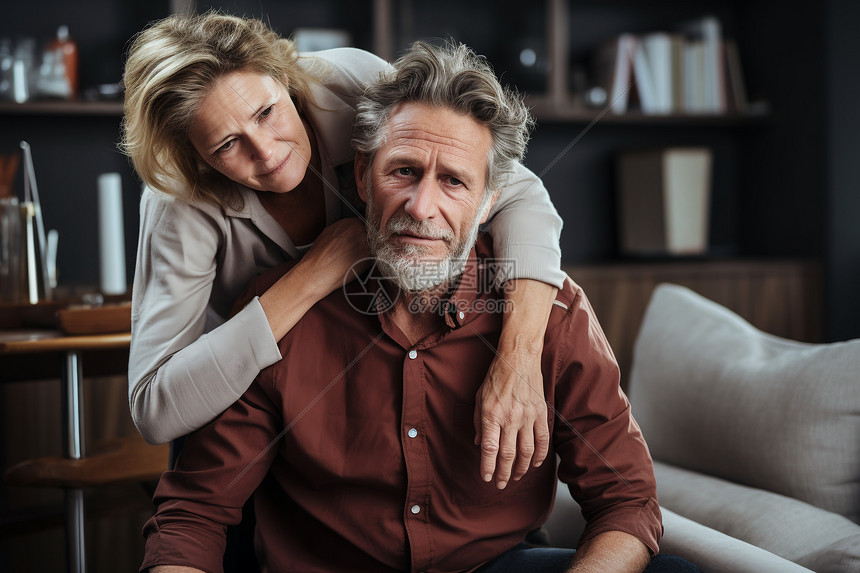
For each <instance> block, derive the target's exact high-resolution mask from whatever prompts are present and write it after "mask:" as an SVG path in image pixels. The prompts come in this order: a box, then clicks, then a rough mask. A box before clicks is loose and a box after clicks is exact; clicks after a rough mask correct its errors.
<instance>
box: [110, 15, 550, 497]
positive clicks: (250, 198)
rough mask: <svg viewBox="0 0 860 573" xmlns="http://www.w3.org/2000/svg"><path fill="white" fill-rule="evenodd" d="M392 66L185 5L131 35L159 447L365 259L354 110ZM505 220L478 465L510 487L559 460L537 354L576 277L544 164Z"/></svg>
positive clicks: (145, 336)
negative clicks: (567, 263)
mask: <svg viewBox="0 0 860 573" xmlns="http://www.w3.org/2000/svg"><path fill="white" fill-rule="evenodd" d="M386 65H387V64H386V63H385V62H384V61H382V60H380V59H379V58H376V57H375V56H373V55H371V54H368V53H366V52H363V51H360V50H355V49H341V50H332V51H328V52H320V53H317V54H314V55H301V54H299V53H298V52H297V51H296V50H295V47H294V45H293V44H292V42H290V41H289V40H286V39H282V38H280V37H278V36H277V35H276V34H275V33H274V32H272V31H271V30H270V29H268V28H267V27H266V26H265V25H264V24H263V23H262V22H259V21H256V20H247V19H241V18H236V17H231V16H226V15H222V14H217V13H208V14H204V15H197V16H172V17H169V18H167V19H165V20H162V21H160V22H158V23H156V24H154V25H153V26H151V27H149V28H148V29H146V30H144V31H143V32H141V33H140V34H139V35H138V36H137V37H136V38H135V40H134V42H133V44H132V45H131V48H130V52H129V56H128V59H127V63H126V69H125V75H124V83H125V89H126V95H125V120H124V126H123V147H124V150H125V151H126V152H127V153H128V155H129V156H130V157H131V158H132V160H133V161H134V165H135V168H136V170H137V172H138V174H139V175H140V176H141V177H142V179H143V180H144V182H145V183H146V184H147V187H146V189H145V190H144V193H143V196H142V199H141V228H140V241H139V246H138V253H137V265H136V270H135V279H134V287H133V294H132V342H131V356H130V362H129V402H130V407H131V412H132V416H133V418H134V421H135V424H136V425H137V427H138V429H139V430H140V432H141V434H142V435H143V436H144V437H145V438H146V439H147V440H148V441H150V442H154V443H157V442H165V441H169V440H173V439H176V438H178V437H180V436H182V435H185V434H187V433H189V432H191V431H193V430H195V429H197V428H199V427H201V426H203V425H205V424H206V423H208V422H209V421H211V420H212V419H213V418H215V417H216V416H217V415H218V414H220V413H221V412H222V411H223V410H224V409H226V408H227V406H229V405H230V404H232V403H233V402H234V401H235V400H237V399H238V398H239V397H240V396H241V395H242V393H243V392H244V391H245V389H246V388H247V387H248V386H249V385H250V384H251V382H252V381H253V380H254V378H255V377H256V375H257V374H258V373H259V371H260V370H261V369H263V368H265V367H267V366H269V365H271V364H273V363H274V362H276V361H277V360H278V359H280V354H279V352H278V348H277V344H276V341H277V340H278V339H280V338H281V337H282V336H283V335H284V334H285V333H286V332H288V331H289V330H290V329H291V328H292V327H293V325H295V324H296V322H297V321H298V320H299V319H300V318H301V316H302V315H303V314H304V313H305V311H307V309H309V308H310V307H311V306H312V305H313V304H314V303H315V302H316V301H318V300H320V299H321V298H322V297H324V296H325V295H327V294H328V293H329V292H331V291H333V290H334V289H336V288H339V287H340V286H341V285H342V283H343V277H344V276H346V273H347V271H348V270H349V269H350V267H352V266H353V265H354V264H355V263H356V262H357V261H360V260H362V259H364V258H365V257H367V256H368V250H367V246H366V240H365V237H364V229H363V226H362V225H361V224H360V223H359V222H358V221H357V220H356V219H344V218H343V217H344V216H348V215H352V214H360V213H363V208H362V207H361V206H360V205H358V204H357V203H356V204H352V203H351V202H350V201H349V200H344V199H350V198H351V197H353V195H351V194H350V192H354V183H352V182H351V181H350V176H351V173H352V160H353V158H354V152H353V150H352V149H351V148H350V136H351V132H352V123H353V118H354V115H355V110H354V104H355V101H356V98H357V96H358V95H359V94H360V93H361V92H362V91H363V89H364V86H365V85H366V83H367V82H368V81H371V80H372V79H374V78H375V77H376V76H377V75H378V74H379V73H380V72H381V71H383V70H384V69H385V68H386ZM493 217H494V219H493V221H494V222H493V223H492V225H493V226H492V227H491V235H492V236H493V238H494V243H495V249H496V256H497V257H499V258H507V259H513V260H515V261H516V267H515V269H514V270H515V271H516V272H515V274H514V276H515V277H516V278H517V280H515V281H514V280H511V281H509V283H510V284H514V285H515V286H516V288H515V289H510V288H509V285H506V286H507V287H508V289H507V290H509V291H510V290H513V292H512V293H510V295H509V297H510V298H511V300H512V302H513V303H514V305H513V306H514V310H513V311H511V312H509V313H508V314H507V315H506V316H505V327H504V330H503V333H502V336H501V339H500V342H499V347H498V352H499V357H497V359H496V360H495V362H494V363H493V365H492V366H491V369H490V372H488V374H487V379H486V381H485V383H484V386H483V387H482V389H481V392H479V395H478V406H477V407H476V434H477V436H478V437H476V444H477V443H480V444H481V446H482V447H483V448H484V451H485V455H484V458H485V460H484V461H482V464H481V468H480V471H481V472H482V474H481V475H482V476H484V479H485V480H486V481H491V479H492V477H493V476H494V475H495V478H496V483H497V487H504V486H505V484H506V483H507V480H508V479H509V478H510V477H513V478H514V479H518V478H519V477H521V476H522V475H523V474H524V473H525V472H526V470H527V469H528V467H529V464H530V462H532V460H533V463H535V464H539V463H540V462H541V461H542V460H543V458H544V457H545V456H546V452H547V447H548V431H547V428H546V423H547V422H546V406H545V403H544V401H543V386H542V380H541V376H540V351H541V348H542V340H543V332H544V329H545V327H546V320H547V317H548V316H549V310H550V307H551V304H552V300H553V299H554V296H555V288H556V287H558V286H560V285H561V283H562V281H563V280H564V275H563V273H562V272H561V271H560V269H559V258H558V252H557V245H558V235H559V231H560V228H561V223H560V220H559V219H558V216H557V214H556V213H555V210H554V208H553V207H552V205H551V204H550V202H549V199H548V196H547V194H546V191H545V189H544V188H543V186H542V185H541V184H540V181H539V180H537V178H536V177H535V176H534V175H533V174H531V173H530V172H529V171H528V170H526V169H525V168H522V169H521V170H520V171H518V172H517V173H515V174H514V176H513V177H512V179H511V183H510V184H509V185H508V187H507V188H505V189H503V190H502V194H501V198H500V200H499V201H498V202H497V206H496V208H495V212H494V213H493ZM535 244H537V246H532V245H535ZM290 258H294V259H300V260H299V262H298V263H297V264H296V265H295V266H294V267H293V269H292V270H291V271H290V272H289V273H287V274H286V275H285V276H284V277H283V278H282V279H281V280H280V281H279V282H278V283H276V284H275V285H274V286H273V287H272V288H271V289H270V290H269V291H267V292H266V293H265V294H263V295H262V296H261V297H259V298H258V299H254V300H253V301H252V302H251V303H250V304H248V305H247V306H246V307H245V308H243V309H241V310H239V311H238V312H237V313H236V314H235V315H233V316H232V318H228V317H229V316H230V315H231V309H232V305H233V301H234V300H235V299H236V298H237V297H238V295H239V294H240V293H241V292H242V290H243V289H244V288H245V286H246V285H247V283H248V282H249V281H250V279H251V278H253V277H254V276H255V275H256V274H257V273H259V272H260V271H262V270H264V269H266V268H269V267H272V266H275V265H277V264H279V263H281V262H283V261H285V260H287V259H290ZM528 279H539V280H528ZM539 281H543V282H539ZM328 382H329V381H328V380H321V381H319V383H320V389H321V390H322V389H323V388H324V387H325V385H326V383H328ZM517 453H518V454H519V455H518V456H517V455H516V454H517ZM497 454H498V456H499V457H498V464H497ZM515 457H516V464H514V463H513V462H514V458H515Z"/></svg>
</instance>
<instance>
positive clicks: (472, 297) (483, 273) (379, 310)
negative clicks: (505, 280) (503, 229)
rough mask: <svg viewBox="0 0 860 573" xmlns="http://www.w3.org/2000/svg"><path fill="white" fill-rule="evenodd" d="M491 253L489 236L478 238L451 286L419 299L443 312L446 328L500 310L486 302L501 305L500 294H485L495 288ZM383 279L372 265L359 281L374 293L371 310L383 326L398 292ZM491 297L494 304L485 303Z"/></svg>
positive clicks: (387, 323) (423, 306)
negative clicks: (442, 293) (445, 291)
mask: <svg viewBox="0 0 860 573" xmlns="http://www.w3.org/2000/svg"><path fill="white" fill-rule="evenodd" d="M491 255H492V241H491V239H490V238H489V237H488V236H483V237H481V238H479V239H478V241H477V243H476V244H475V246H474V247H472V249H471V250H470V251H469V255H468V258H467V259H466V266H465V268H464V269H463V274H462V275H461V276H460V279H459V281H458V282H457V286H456V287H455V288H454V290H453V291H451V292H449V293H448V294H447V295H445V296H444V297H442V298H441V299H439V298H436V299H434V298H433V297H428V300H426V301H420V302H419V304H420V305H421V308H422V309H424V308H425V307H426V308H427V309H428V310H429V311H431V312H440V313H442V316H443V319H444V322H445V325H446V326H447V327H448V329H449V330H454V329H457V328H461V327H462V326H464V325H466V324H468V323H469V322H471V321H473V320H475V319H476V318H477V317H478V315H480V314H482V313H484V312H490V311H501V310H502V308H501V307H500V308H492V309H491V308H489V306H500V305H496V304H495V303H496V302H498V301H499V297H497V296H496V297H492V298H490V297H488V295H489V294H491V293H494V292H496V291H495V287H494V281H493V274H492V273H493V271H494V269H493V268H492V264H491V262H492V256H491ZM385 280H387V279H385V278H384V276H383V274H382V273H381V272H380V271H379V269H378V267H377V266H376V265H374V267H373V269H371V271H370V274H369V276H368V277H367V280H366V281H364V284H363V285H360V288H361V289H362V291H363V292H368V293H373V294H372V295H370V296H372V311H374V312H376V314H377V317H378V318H379V321H380V323H381V324H382V325H383V327H386V325H390V324H391V321H390V320H389V319H388V317H387V316H385V314H386V313H387V311H388V310H389V309H390V308H391V306H392V304H393V303H394V302H396V301H397V297H398V296H399V291H396V290H395V288H393V287H392V285H391V284H390V283H385V284H383V281H385ZM490 301H492V302H493V305H489V304H488V303H489V302H490ZM424 303H427V304H426V305H425V304H424ZM398 330H399V329H398Z"/></svg>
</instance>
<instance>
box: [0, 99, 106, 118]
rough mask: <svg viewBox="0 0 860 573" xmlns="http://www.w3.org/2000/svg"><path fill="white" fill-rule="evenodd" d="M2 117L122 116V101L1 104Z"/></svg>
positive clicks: (0, 112) (0, 113)
mask: <svg viewBox="0 0 860 573" xmlns="http://www.w3.org/2000/svg"><path fill="white" fill-rule="evenodd" d="M0 115H67V116H116V117H120V116H122V102H121V101H32V102H26V103H15V102H0Z"/></svg>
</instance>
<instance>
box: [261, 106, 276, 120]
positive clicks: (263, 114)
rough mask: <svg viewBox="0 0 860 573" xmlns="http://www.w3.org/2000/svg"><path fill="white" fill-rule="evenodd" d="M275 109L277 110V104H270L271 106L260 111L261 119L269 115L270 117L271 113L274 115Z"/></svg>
mask: <svg viewBox="0 0 860 573" xmlns="http://www.w3.org/2000/svg"><path fill="white" fill-rule="evenodd" d="M274 110H275V106H273V105H270V106H269V107H267V108H266V109H264V110H263V111H262V112H260V119H266V118H267V117H269V116H270V115H272V112H273V111H274Z"/></svg>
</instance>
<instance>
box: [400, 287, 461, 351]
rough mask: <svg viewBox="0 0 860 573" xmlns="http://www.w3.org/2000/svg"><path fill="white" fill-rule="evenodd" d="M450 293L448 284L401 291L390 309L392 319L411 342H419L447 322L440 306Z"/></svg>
mask: <svg viewBox="0 0 860 573" xmlns="http://www.w3.org/2000/svg"><path fill="white" fill-rule="evenodd" d="M448 293H449V289H448V286H447V285H445V286H441V287H438V288H436V289H433V290H428V291H422V292H414V293H413V292H406V291H401V293H400V296H398V297H397V300H396V301H395V303H394V305H393V306H392V307H391V310H389V311H388V312H389V315H390V316H391V320H392V322H394V324H396V325H397V327H398V328H399V329H400V330H401V331H402V332H403V334H405V335H406V338H408V339H409V342H411V343H412V344H413V345H414V344H417V343H418V342H420V341H422V340H424V339H425V338H427V337H428V336H429V335H431V334H433V333H434V332H436V331H438V330H439V329H440V328H442V326H443V325H444V324H445V320H444V318H443V315H442V313H441V312H440V307H441V305H442V304H443V303H442V301H444V300H445V297H447V296H448Z"/></svg>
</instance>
